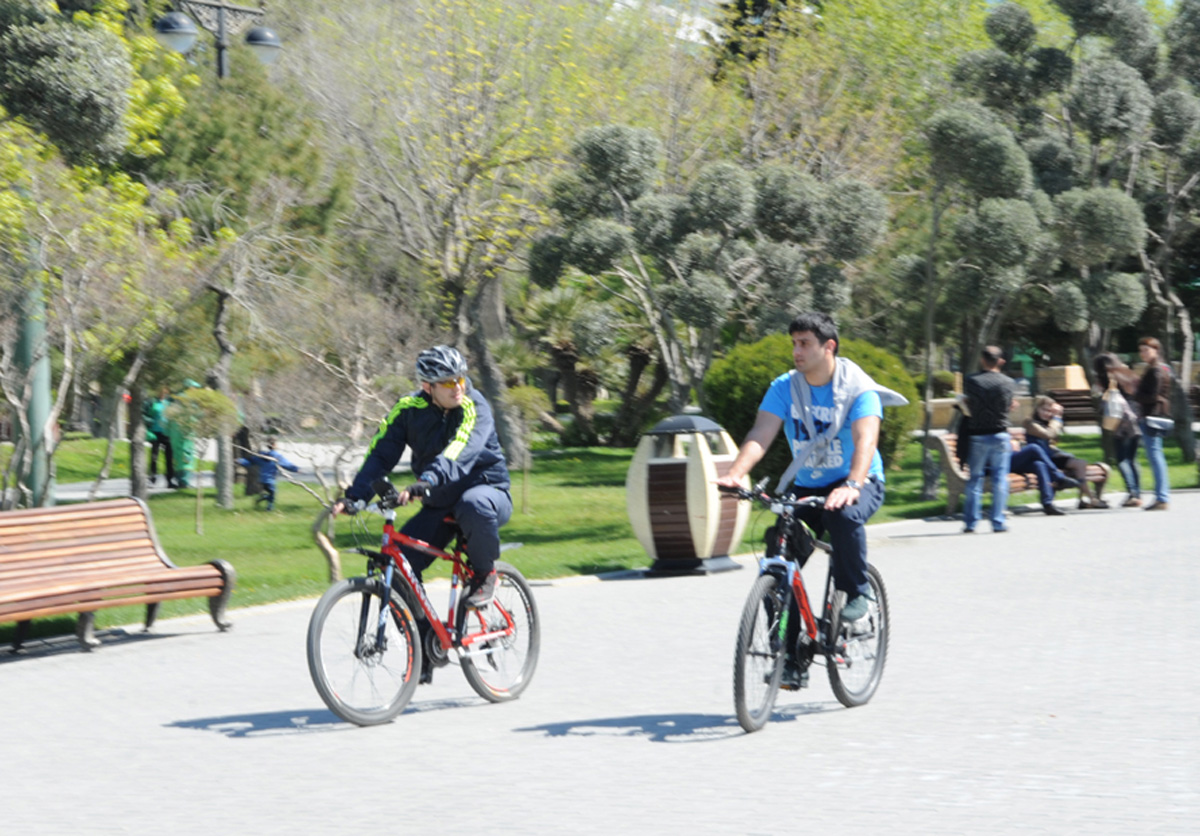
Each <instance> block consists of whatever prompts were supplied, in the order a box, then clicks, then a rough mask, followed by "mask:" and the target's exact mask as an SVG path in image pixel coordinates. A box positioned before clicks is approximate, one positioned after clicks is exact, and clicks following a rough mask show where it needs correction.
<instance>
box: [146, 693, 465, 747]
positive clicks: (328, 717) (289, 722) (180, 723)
mask: <svg viewBox="0 0 1200 836" xmlns="http://www.w3.org/2000/svg"><path fill="white" fill-rule="evenodd" d="M473 705H488V703H487V702H486V701H485V700H482V699H478V698H474V697H465V698H461V699H446V700H426V701H424V702H414V703H409V705H408V707H407V708H405V709H404V712H403V713H402V714H401V715H400V718H397V719H401V718H403V717H405V716H406V715H409V714H420V713H423V712H426V711H444V710H446V709H451V708H465V707H468V706H473ZM166 727H167V728H173V729H195V730H197V731H210V732H216V733H217V734H221V735H224V736H225V737H270V736H277V735H281V734H313V733H316V732H331V731H349V730H353V729H356V728H358V726H356V725H354V724H353V723H347V722H345V721H343V720H341V719H340V718H339V717H338V716H337V715H336V714H334V713H333V712H332V711H329V710H328V709H325V708H317V709H312V710H307V709H301V710H297V711H266V712H260V713H258V714H228V715H226V716H224V717H199V718H197V719H195V720H177V721H175V722H174V723H168V724H167V726H166Z"/></svg>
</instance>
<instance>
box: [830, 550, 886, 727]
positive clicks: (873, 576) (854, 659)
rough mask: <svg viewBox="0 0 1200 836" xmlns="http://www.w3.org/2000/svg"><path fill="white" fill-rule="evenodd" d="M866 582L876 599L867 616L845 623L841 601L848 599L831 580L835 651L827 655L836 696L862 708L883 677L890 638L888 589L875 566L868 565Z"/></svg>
mask: <svg viewBox="0 0 1200 836" xmlns="http://www.w3.org/2000/svg"><path fill="white" fill-rule="evenodd" d="M867 579H868V581H869V583H870V584H871V592H873V593H874V596H875V600H874V601H872V602H871V605H870V607H868V609H867V614H866V615H865V616H863V617H862V618H860V619H859V620H858V621H854V622H851V623H848V624H847V623H843V622H842V618H841V609H842V603H843V601H842V599H843V598H844V597H845V596H843V595H842V594H841V593H839V592H836V591H835V590H834V589H833V580H832V578H831V579H830V586H829V589H828V590H827V592H828V593H831V594H832V595H833V598H834V606H833V609H832V612H831V613H830V616H831V617H830V623H831V624H832V625H833V627H834V631H833V640H832V642H831V644H832V652H831V653H828V654H826V661H825V669H826V670H827V671H828V673H829V685H830V687H831V688H833V695H834V696H835V697H837V699H838V702H840V703H841V704H842V705H844V706H846V707H847V708H853V707H855V706H856V705H862V704H864V703H866V702H867V701H868V700H870V699H871V697H872V696H874V694H875V689H876V688H878V687H879V680H880V679H881V678H882V677H883V666H884V663H885V662H887V650H888V637H889V635H890V634H891V622H890V621H889V620H888V600H887V589H886V588H885V587H884V585H883V576H882V575H880V574H879V570H878V569H876V568H875V567H874V566H871V565H868V566H867Z"/></svg>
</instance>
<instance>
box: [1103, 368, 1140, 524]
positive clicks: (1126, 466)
mask: <svg viewBox="0 0 1200 836" xmlns="http://www.w3.org/2000/svg"><path fill="white" fill-rule="evenodd" d="M1092 369H1093V370H1094V371H1095V372H1096V380H1097V381H1098V382H1099V383H1100V386H1101V387H1103V388H1104V389H1105V390H1107V389H1108V388H1109V387H1110V386H1112V387H1114V388H1115V389H1116V391H1117V392H1118V393H1119V394H1120V395H1121V403H1122V415H1121V422H1120V423H1119V424H1118V425H1117V428H1116V429H1115V430H1113V431H1112V434H1113V442H1114V447H1115V449H1114V450H1113V452H1114V453H1115V454H1116V457H1117V469H1118V470H1120V471H1121V478H1122V479H1124V480H1125V490H1126V491H1128V492H1129V496H1128V498H1126V500H1125V501H1124V502H1123V503H1122V507H1124V508H1138V507H1140V506H1141V504H1142V482H1141V474H1139V473H1138V465H1137V449H1138V442H1140V441H1141V439H1142V430H1141V427H1140V426H1139V424H1138V416H1137V413H1136V412H1134V410H1133V407H1131V406H1130V405H1129V399H1130V398H1132V397H1133V394H1134V392H1136V391H1137V387H1138V376H1137V375H1136V374H1135V373H1134V371H1133V370H1132V369H1130V368H1129V367H1128V366H1126V365H1125V364H1124V363H1122V362H1121V361H1120V360H1118V359H1117V357H1116V355H1114V354H1109V353H1108V352H1103V353H1101V354H1097V355H1096V357H1095V359H1094V360H1093V361H1092Z"/></svg>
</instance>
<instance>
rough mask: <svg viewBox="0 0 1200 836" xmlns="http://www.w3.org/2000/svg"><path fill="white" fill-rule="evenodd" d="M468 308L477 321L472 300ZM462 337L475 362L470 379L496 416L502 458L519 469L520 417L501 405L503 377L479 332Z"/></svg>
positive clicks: (522, 451) (474, 330) (522, 454)
mask: <svg viewBox="0 0 1200 836" xmlns="http://www.w3.org/2000/svg"><path fill="white" fill-rule="evenodd" d="M476 298H478V297H476ZM468 305H470V307H471V308H472V310H469V311H467V314H468V319H469V320H470V321H477V320H475V317H474V316H473V314H474V313H475V311H474V310H473V308H474V299H472V300H470V301H469V302H468ZM464 336H465V337H466V341H467V347H468V348H469V349H470V351H471V355H472V357H473V359H474V361H475V362H474V364H473V370H474V374H473V375H472V379H473V380H474V381H475V382H476V383H477V384H478V386H479V390H480V391H481V392H483V395H484V397H486V398H487V399H488V403H490V404H491V405H492V413H493V414H494V415H495V416H496V433H497V434H498V435H499V436H500V444H501V445H502V446H503V447H504V454H505V456H506V457H507V458H508V461H509V462H510V463H511V464H512V465H514V466H516V467H520V466H521V463H522V462H524V461H525V449H526V441H525V437H524V435H523V434H522V433H521V421H520V417H519V416H518V415H516V413H515V410H513V409H511V408H510V407H509V406H508V404H507V403H506V402H505V401H506V399H505V397H504V394H505V392H506V391H507V387H506V386H505V385H504V374H503V373H502V372H501V371H500V367H499V366H498V365H497V364H496V361H495V359H494V358H493V357H492V351H491V349H490V348H489V347H488V342H487V338H486V337H485V336H484V333H483V329H482V328H472V329H470V330H469V331H467V333H466V334H465V335H464Z"/></svg>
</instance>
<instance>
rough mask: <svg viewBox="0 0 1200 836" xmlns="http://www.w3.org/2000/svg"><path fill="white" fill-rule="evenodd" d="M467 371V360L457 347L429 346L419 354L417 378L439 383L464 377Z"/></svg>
mask: <svg viewBox="0 0 1200 836" xmlns="http://www.w3.org/2000/svg"><path fill="white" fill-rule="evenodd" d="M466 373H467V361H466V360H464V359H463V356H462V355H461V354H459V353H458V350H457V349H454V348H451V347H450V346H448V345H437V346H434V347H433V348H427V349H425V350H424V351H422V352H421V353H420V354H418V355H417V380H421V381H424V382H426V383H437V382H438V381H440V380H451V379H453V378H456V377H463V376H464V375H466Z"/></svg>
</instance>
